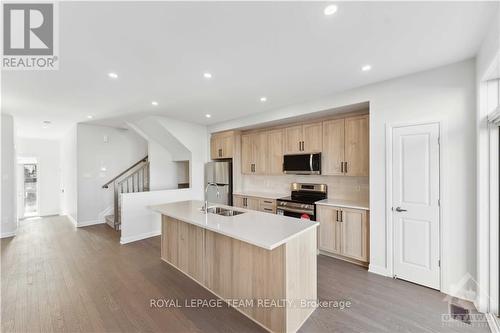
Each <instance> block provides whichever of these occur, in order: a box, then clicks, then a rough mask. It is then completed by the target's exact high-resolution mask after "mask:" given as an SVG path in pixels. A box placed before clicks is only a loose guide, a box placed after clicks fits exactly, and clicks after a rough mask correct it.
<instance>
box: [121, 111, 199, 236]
mask: <svg viewBox="0 0 500 333" xmlns="http://www.w3.org/2000/svg"><path fill="white" fill-rule="evenodd" d="M154 123H156V124H159V125H161V126H162V128H163V130H164V131H165V132H166V133H163V134H162V135H161V136H160V135H159V136H158V137H164V138H167V137H169V136H171V137H172V138H175V141H178V143H179V144H180V145H182V146H183V147H185V149H187V151H188V153H189V154H188V156H189V168H190V170H189V173H188V174H189V178H190V179H189V182H190V185H191V186H190V188H189V189H176V190H162V191H151V192H142V193H127V194H123V195H122V211H121V214H122V215H121V216H122V221H121V228H122V229H121V240H120V241H121V243H122V244H124V243H129V242H133V241H137V240H140V239H144V238H148V237H151V236H155V235H158V234H159V233H160V228H161V225H160V218H159V215H158V214H156V213H153V212H152V211H151V210H149V209H148V206H151V205H156V204H162V203H169V202H174V201H182V200H203V190H204V189H203V184H204V177H205V173H204V170H205V163H206V162H207V160H208V156H209V153H208V135H207V128H206V127H205V126H202V125H197V124H192V123H188V122H184V121H180V120H174V119H170V118H166V117H154ZM131 126H134V124H131ZM144 130H145V128H144V127H143V128H137V131H138V132H141V131H142V132H143V133H142V134H141V135H143V136H144V137H147V133H146V132H144ZM157 130H158V128H156V129H155V131H157ZM177 155H178V154H177ZM179 158H180V157H179Z"/></svg>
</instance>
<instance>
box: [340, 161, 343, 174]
mask: <svg viewBox="0 0 500 333" xmlns="http://www.w3.org/2000/svg"><path fill="white" fill-rule="evenodd" d="M340 173H344V162H340Z"/></svg>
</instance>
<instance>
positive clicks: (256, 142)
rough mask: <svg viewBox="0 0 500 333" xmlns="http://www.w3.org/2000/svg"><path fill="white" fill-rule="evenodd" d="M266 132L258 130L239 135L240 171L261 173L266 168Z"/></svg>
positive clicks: (263, 172) (264, 171)
mask: <svg viewBox="0 0 500 333" xmlns="http://www.w3.org/2000/svg"><path fill="white" fill-rule="evenodd" d="M267 156H268V153H267V133H266V132H258V133H252V134H245V135H242V136H241V172H242V173H243V174H252V175H262V174H265V173H266V170H267V166H266V164H267Z"/></svg>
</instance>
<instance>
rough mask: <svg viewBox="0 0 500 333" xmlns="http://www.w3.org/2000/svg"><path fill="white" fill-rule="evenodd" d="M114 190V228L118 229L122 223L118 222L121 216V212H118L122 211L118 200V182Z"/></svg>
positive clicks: (114, 185)
mask: <svg viewBox="0 0 500 333" xmlns="http://www.w3.org/2000/svg"><path fill="white" fill-rule="evenodd" d="M113 189H114V198H113V206H114V212H115V220H114V227H115V229H116V226H117V224H118V223H120V221H118V219H119V216H120V215H119V212H118V210H119V209H120V208H119V207H118V199H119V195H120V184H119V183H118V182H114V183H113Z"/></svg>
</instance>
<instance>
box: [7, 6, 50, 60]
mask: <svg viewBox="0 0 500 333" xmlns="http://www.w3.org/2000/svg"><path fill="white" fill-rule="evenodd" d="M54 11H55V4H54V3H4V4H3V43H2V46H3V58H2V69H19V70H27V69H28V70H29V69H32V70H34V69H44V70H47V69H48V70H51V69H57V64H58V57H57V54H56V52H55V51H56V46H57V45H56V43H55V42H56V39H55V33H56V24H55V23H56V21H55V18H56V17H55V15H54Z"/></svg>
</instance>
